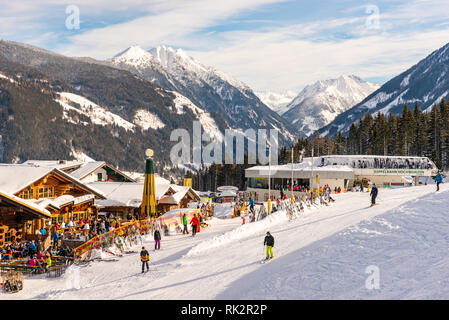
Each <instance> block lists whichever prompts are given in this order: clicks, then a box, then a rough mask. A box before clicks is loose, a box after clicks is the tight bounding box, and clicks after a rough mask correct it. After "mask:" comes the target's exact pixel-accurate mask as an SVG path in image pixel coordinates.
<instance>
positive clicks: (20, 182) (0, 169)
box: [0, 163, 104, 197]
mask: <svg viewBox="0 0 449 320" xmlns="http://www.w3.org/2000/svg"><path fill="white" fill-rule="evenodd" d="M51 172H54V173H55V174H58V175H60V176H62V177H64V178H65V179H67V180H70V181H72V182H74V183H76V184H77V185H78V186H80V187H81V188H83V189H85V190H86V191H88V192H91V193H94V194H95V195H97V196H99V197H104V195H103V193H102V192H101V191H99V190H97V189H95V188H92V187H90V186H88V185H87V184H85V183H83V182H81V181H80V180H78V179H76V178H75V177H72V176H71V175H69V174H67V173H65V172H64V171H61V170H59V169H57V168H52V167H44V166H33V165H29V164H3V163H2V164H0V189H2V190H4V191H6V192H8V193H11V194H16V193H18V192H20V191H21V190H23V189H25V188H26V187H28V186H29V185H31V184H33V183H34V182H36V181H38V180H40V179H42V178H43V177H45V176H46V175H47V174H49V173H51Z"/></svg>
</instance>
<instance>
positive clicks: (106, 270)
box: [0, 184, 449, 300]
mask: <svg viewBox="0 0 449 320" xmlns="http://www.w3.org/2000/svg"><path fill="white" fill-rule="evenodd" d="M440 190H441V191H440V192H439V193H435V186H434V185H428V186H420V187H410V188H403V189H394V190H385V189H380V190H379V197H378V200H379V201H378V205H377V206H375V207H372V208H369V203H370V199H369V194H368V193H359V192H354V193H344V194H339V195H333V197H334V198H335V199H336V202H335V203H332V204H331V205H330V206H329V207H312V208H307V207H306V211H305V212H304V213H302V214H301V215H300V216H299V217H298V218H296V219H294V220H292V221H289V220H288V219H287V217H286V214H285V211H278V212H276V213H273V214H272V215H271V216H269V217H268V218H266V219H264V220H261V221H258V222H254V223H247V224H245V225H242V219H240V218H236V219H217V218H213V219H212V220H207V223H208V224H209V227H207V228H201V232H200V233H198V234H197V236H196V237H191V236H190V235H174V236H163V238H162V241H161V248H162V249H161V250H158V251H154V250H153V249H152V246H153V239H152V236H151V235H148V236H146V238H145V239H144V241H143V244H144V245H145V246H146V247H147V248H150V249H151V251H150V256H151V263H150V272H149V273H147V274H144V275H141V274H140V268H141V264H140V261H139V256H138V253H135V254H127V255H124V256H123V257H120V258H119V261H117V262H104V261H97V262H92V263H90V264H89V265H87V266H85V267H77V266H72V267H71V268H70V269H69V270H68V271H67V272H66V274H65V275H64V276H63V277H62V278H56V279H49V278H47V277H45V276H34V277H32V278H28V277H27V278H26V279H25V287H24V289H23V290H22V291H20V292H18V293H16V294H14V295H11V294H4V293H1V294H0V299H6V300H10V299H83V300H85V299H156V300H165V299H189V300H190V299H205V300H208V299H225V300H227V299H232V300H235V299H448V298H449V269H448V268H447V265H448V263H449V258H448V255H447V248H448V243H449V237H448V235H447V230H449V217H448V216H447V213H446V210H444V209H443V208H447V207H448V205H449V197H448V196H449V185H446V184H443V185H441V186H440ZM266 231H270V232H271V233H272V234H273V236H274V238H275V246H274V255H275V259H274V260H273V261H272V262H270V263H268V264H260V263H259V262H260V260H261V259H262V258H263V257H264V255H265V252H264V247H263V239H264V235H265V233H266ZM139 247H140V242H139V243H138V244H136V245H135V246H134V247H133V249H134V250H139ZM98 254H99V255H100V256H101V255H102V253H101V252H99V253H98ZM103 256H105V257H106V255H104V253H103ZM373 266H374V267H375V268H378V270H379V289H371V288H370V287H367V286H366V282H367V279H369V277H370V274H368V273H367V271H369V270H370V268H371V269H372V268H373ZM75 275H79V283H78V285H73V279H77V277H76V276H75ZM71 283H72V284H71Z"/></svg>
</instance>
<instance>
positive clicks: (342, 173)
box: [245, 160, 354, 179]
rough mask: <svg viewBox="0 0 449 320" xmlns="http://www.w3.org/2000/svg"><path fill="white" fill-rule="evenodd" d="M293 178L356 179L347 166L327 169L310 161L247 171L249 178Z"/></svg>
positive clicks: (352, 171)
mask: <svg viewBox="0 0 449 320" xmlns="http://www.w3.org/2000/svg"><path fill="white" fill-rule="evenodd" d="M292 173H293V178H298V179H310V178H312V177H314V176H315V175H316V174H319V175H320V177H322V178H324V179H354V170H353V169H352V168H351V167H349V166H345V165H330V166H326V167H318V166H313V167H312V163H311V162H309V161H306V160H304V161H303V162H302V163H293V164H291V163H290V164H284V165H276V166H256V167H252V168H248V169H246V170H245V176H246V177H247V178H268V177H269V176H270V177H271V178H287V179H288V178H291V176H292Z"/></svg>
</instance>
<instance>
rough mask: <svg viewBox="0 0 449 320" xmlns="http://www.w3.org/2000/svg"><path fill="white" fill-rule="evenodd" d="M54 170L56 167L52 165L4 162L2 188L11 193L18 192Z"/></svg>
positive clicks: (1, 179) (0, 173) (0, 183)
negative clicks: (39, 165) (37, 165)
mask: <svg viewBox="0 0 449 320" xmlns="http://www.w3.org/2000/svg"><path fill="white" fill-rule="evenodd" d="M53 170H54V168H51V167H35V166H30V165H24V164H3V163H2V164H0V189H1V190H4V191H5V192H7V193H10V194H16V193H17V192H19V191H21V190H23V189H25V188H26V187H28V186H29V185H30V184H33V183H34V182H36V181H38V180H39V179H41V178H42V177H44V176H46V175H47V174H49V173H50V172H51V171H53Z"/></svg>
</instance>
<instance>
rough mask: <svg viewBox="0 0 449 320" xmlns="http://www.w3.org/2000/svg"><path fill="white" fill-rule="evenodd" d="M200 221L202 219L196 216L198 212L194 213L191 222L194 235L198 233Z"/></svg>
mask: <svg viewBox="0 0 449 320" xmlns="http://www.w3.org/2000/svg"><path fill="white" fill-rule="evenodd" d="M199 223H200V220H198V217H197V216H196V213H195V214H194V215H193V218H192V220H191V221H190V224H191V225H192V237H194V236H195V234H196V228H197V227H198V225H199Z"/></svg>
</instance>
